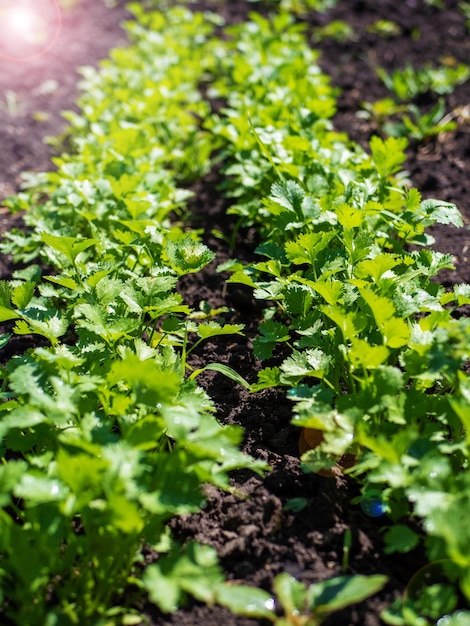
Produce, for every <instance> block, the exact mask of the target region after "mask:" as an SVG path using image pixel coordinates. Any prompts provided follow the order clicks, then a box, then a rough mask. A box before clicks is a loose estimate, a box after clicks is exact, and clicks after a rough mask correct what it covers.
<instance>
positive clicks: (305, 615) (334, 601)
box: [273, 574, 387, 626]
mask: <svg viewBox="0 0 470 626" xmlns="http://www.w3.org/2000/svg"><path fill="white" fill-rule="evenodd" d="M386 582H387V578H386V576H380V575H376V576H339V577H337V578H332V579H331V580H326V581H324V582H321V583H317V584H314V585H311V586H310V587H307V586H306V585H304V584H303V583H300V582H299V581H297V580H295V579H294V578H292V577H291V576H290V575H289V574H279V576H277V577H276V579H275V580H274V590H275V593H276V596H277V599H278V601H279V604H280V605H281V607H282V609H283V611H284V616H283V617H280V618H278V619H276V620H273V621H274V624H275V625H276V626H319V625H320V624H322V623H323V621H324V620H325V619H326V618H327V617H328V616H329V615H330V614H331V613H334V612H335V611H338V610H340V609H344V608H345V607H347V606H349V605H351V604H356V603H358V602H362V601H363V600H365V599H366V598H368V597H370V596H372V595H374V594H375V593H377V592H378V591H380V590H381V589H382V588H383V587H384V585H385V584H386Z"/></svg>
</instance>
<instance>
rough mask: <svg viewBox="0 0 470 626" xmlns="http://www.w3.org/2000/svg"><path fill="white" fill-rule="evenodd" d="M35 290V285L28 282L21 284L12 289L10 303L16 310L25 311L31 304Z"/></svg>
mask: <svg viewBox="0 0 470 626" xmlns="http://www.w3.org/2000/svg"><path fill="white" fill-rule="evenodd" d="M35 288H36V284H35V283H32V282H29V281H27V282H24V283H21V285H18V286H16V287H14V289H13V292H12V294H11V301H12V302H13V304H14V305H15V306H16V307H17V308H18V309H25V308H26V307H27V306H28V304H29V303H30V302H31V298H32V297H33V295H34V289H35Z"/></svg>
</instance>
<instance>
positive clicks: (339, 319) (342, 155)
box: [0, 0, 470, 626]
mask: <svg viewBox="0 0 470 626" xmlns="http://www.w3.org/2000/svg"><path fill="white" fill-rule="evenodd" d="M145 4H147V3H135V4H134V5H132V10H133V11H134V13H135V14H136V17H137V20H136V21H135V22H132V23H130V24H129V25H128V32H129V37H130V39H131V45H130V46H129V47H128V48H126V49H122V50H115V51H114V52H113V53H112V55H111V60H109V61H107V62H105V63H104V64H103V65H102V66H101V68H100V69H99V70H94V69H91V68H86V69H85V70H84V72H83V73H84V81H83V88H84V95H83V96H82V98H81V100H80V107H81V111H80V113H72V112H69V113H68V114H67V115H66V117H67V119H68V120H69V122H70V130H69V131H68V135H69V138H70V140H71V143H72V145H73V148H74V151H73V153H72V154H63V155H61V156H60V157H59V158H57V159H56V160H55V163H56V165H57V171H56V172H53V173H47V174H42V175H38V176H37V177H36V180H33V179H31V181H30V189H29V191H28V192H27V193H23V194H20V195H19V196H18V197H16V198H13V199H11V200H10V202H9V204H10V206H11V207H12V208H13V209H15V210H23V209H26V210H27V211H26V214H25V222H26V223H27V225H28V226H29V227H30V228H29V230H28V231H27V232H26V233H25V232H22V231H16V232H12V233H10V234H9V235H8V237H7V241H6V242H5V243H4V244H3V245H2V249H3V251H4V252H8V253H11V254H12V255H13V258H14V259H15V260H19V261H22V262H24V263H25V264H27V265H28V267H27V268H26V269H24V270H20V271H17V272H16V273H15V274H14V276H13V279H12V280H11V281H9V282H2V283H0V321H1V322H7V323H10V324H11V326H12V329H11V331H9V332H5V333H3V334H2V335H1V336H0V345H1V346H4V345H6V343H7V342H8V340H9V339H10V336H11V334H12V333H16V334H30V333H36V334H38V335H40V336H42V337H44V338H45V339H46V340H47V346H46V347H42V348H36V349H34V350H31V351H29V352H27V353H26V354H25V355H23V356H17V357H15V358H13V359H11V360H10V361H9V362H8V363H6V364H5V366H4V367H2V369H1V372H0V375H1V380H2V389H1V392H2V400H3V403H2V405H1V415H0V436H1V452H2V455H1V456H2V460H3V462H2V464H1V466H0V504H1V506H2V509H1V511H0V552H1V555H2V558H1V560H0V607H1V611H2V614H3V615H5V617H6V618H8V619H10V620H12V621H13V622H16V623H21V624H28V625H31V626H35V625H36V624H37V625H38V626H39V625H41V626H42V625H43V624H64V626H67V625H69V624H70V625H72V624H83V625H84V626H88V625H89V626H96V625H97V624H103V625H105V624H110V623H116V624H120V623H122V624H136V623H138V620H139V619H140V618H139V616H138V615H137V614H136V612H135V611H133V610H131V609H129V608H126V607H123V606H121V604H122V603H123V600H122V598H123V597H129V594H130V592H132V591H135V592H136V594H137V593H144V592H146V593H147V594H148V597H149V599H150V601H152V602H153V603H155V604H156V605H157V606H158V607H159V608H160V609H161V610H163V611H173V610H174V609H175V608H176V607H177V606H178V604H179V603H180V602H184V600H185V598H186V596H187V595H188V594H189V595H192V596H194V597H195V598H197V599H198V600H200V601H205V602H208V603H215V602H218V603H220V604H222V605H224V606H227V607H229V608H231V609H232V610H234V611H236V612H238V613H240V614H242V615H246V616H248V617H253V618H266V619H268V620H270V621H272V622H273V623H274V624H277V626H286V625H291V626H293V625H294V624H305V626H315V625H317V624H320V623H321V621H322V620H323V619H325V618H326V617H327V616H328V614H329V613H331V612H333V611H336V610H339V609H342V608H343V607H345V606H348V605H350V604H351V603H355V602H360V601H362V600H364V599H365V598H366V597H368V596H369V595H370V594H371V593H375V592H376V591H378V590H380V589H381V588H382V587H383V585H384V583H385V580H384V578H383V577H382V576H375V577H369V578H365V577H362V576H359V577H346V576H345V577H340V578H336V579H332V580H331V581H326V582H324V583H320V584H318V585H313V586H311V587H309V588H307V587H306V586H305V585H304V584H303V583H301V582H299V581H295V580H293V579H291V578H290V577H289V576H287V575H285V574H281V575H280V576H279V577H278V578H276V582H275V589H274V595H276V596H277V599H278V602H279V604H280V606H281V608H282V610H283V612H284V614H283V615H282V616H279V615H277V613H275V612H274V608H275V607H274V601H273V598H272V596H271V594H269V593H268V592H265V591H262V590H259V589H252V588H247V587H243V586H238V585H230V584H228V583H225V582H224V581H223V577H222V574H221V570H220V566H219V565H218V563H217V559H216V556H215V554H214V552H213V550H212V549H211V548H209V547H208V546H199V545H196V544H189V545H187V546H185V547H183V548H180V547H179V546H177V545H176V544H175V543H174V542H173V541H172V540H171V538H169V537H168V532H167V530H166V522H167V521H168V520H169V519H170V518H171V517H172V516H174V515H184V514H188V513H191V512H193V511H197V510H198V509H199V507H200V505H201V504H202V502H203V501H204V497H203V490H202V485H204V484H205V483H212V484H214V485H216V486H217V487H220V488H223V489H227V488H229V479H228V475H229V472H230V471H231V470H232V469H235V468H239V467H243V468H251V469H253V470H254V471H258V472H263V471H264V470H265V469H266V467H265V465H264V464H263V463H260V462H257V461H255V460H253V459H251V458H248V457H246V456H245V455H243V454H242V453H241V452H240V450H239V444H240V442H241V439H242V432H241V430H240V429H239V428H236V427H223V426H221V425H220V424H219V423H218V422H217V420H216V419H215V418H214V415H213V411H214V407H213V405H212V403H211V401H210V398H209V397H208V396H207V395H206V394H205V393H204V392H203V391H202V390H201V389H200V388H199V387H198V386H197V384H196V380H197V376H198V375H199V374H200V373H201V372H202V371H206V370H212V371H216V372H219V373H223V374H224V375H227V376H228V377H230V378H231V379H232V380H234V381H236V382H237V383H239V384H241V385H243V386H245V387H246V388H251V390H252V391H258V390H262V389H265V388H267V387H270V386H284V387H286V389H287V395H288V397H289V398H290V399H291V400H292V402H293V415H294V417H293V422H294V423H295V424H297V425H299V426H309V427H314V428H318V429H320V430H322V431H323V433H324V440H323V443H322V444H321V446H320V448H318V449H317V450H315V451H311V452H309V453H307V454H306V455H305V457H304V459H303V460H304V462H305V466H306V467H308V468H310V469H311V470H313V471H316V470H318V469H321V468H325V467H331V466H332V465H333V464H334V463H335V461H336V459H337V457H338V456H340V455H342V454H344V453H345V452H351V453H353V454H355V455H356V456H357V458H358V463H357V465H356V466H355V467H354V468H353V469H352V470H351V474H352V475H356V476H357V477H358V479H359V480H360V481H361V482H362V483H363V490H364V491H365V490H366V488H369V487H370V486H372V487H374V488H375V489H378V490H380V491H381V492H382V494H383V498H384V501H386V504H387V512H388V515H389V518H390V520H391V522H390V523H392V522H393V521H399V522H400V523H399V524H397V525H395V526H393V525H391V527H390V528H389V529H388V530H387V531H386V532H385V542H386V551H387V552H390V553H394V552H398V551H409V550H412V549H413V548H414V547H415V546H417V545H419V542H420V541H422V537H421V536H420V535H418V534H417V533H415V532H414V531H413V530H412V529H411V528H409V527H408V526H406V522H405V521H404V520H406V518H407V516H413V517H415V518H416V519H417V520H420V521H421V522H422V528H423V531H424V533H423V534H424V543H425V547H426V550H427V552H428V555H429V559H430V560H434V561H440V560H447V561H449V562H450V563H451V564H452V568H453V569H452V576H451V577H450V581H451V583H452V584H451V585H450V584H446V586H445V588H444V587H443V586H442V587H440V588H439V589H430V590H429V592H428V595H427V596H426V598H427V599H428V600H429V606H431V608H432V611H434V609H435V607H436V606H438V605H437V604H435V602H437V600H436V599H437V598H439V597H441V599H443V600H445V601H447V600H446V598H447V599H448V602H447V604H445V602H444V604H445V607H446V609H448V610H449V611H453V610H454V608H455V607H454V604H453V598H454V597H455V586H456V585H458V586H459V587H460V591H461V592H462V593H463V595H464V596H465V597H467V598H470V579H469V576H468V571H469V565H470V563H469V556H468V555H469V554H470V536H469V531H468V518H469V516H470V498H469V493H470V484H469V480H470V479H469V471H468V467H469V458H470V437H469V434H468V433H469V432H470V417H469V405H470V383H469V377H468V373H467V371H466V370H465V369H464V368H463V367H462V366H463V365H464V364H465V363H467V362H468V359H469V342H468V339H469V335H470V328H469V327H470V324H469V322H468V319H467V318H460V319H459V317H458V315H454V312H455V310H456V309H457V308H458V307H459V306H461V305H464V304H468V303H469V302H470V288H469V287H468V285H458V286H456V287H455V288H454V289H453V290H448V291H446V290H444V288H443V287H442V286H439V285H438V284H437V283H436V282H434V281H433V278H434V277H435V276H436V275H437V274H438V272H439V271H440V270H441V269H442V268H451V267H452V259H451V257H450V256H449V255H445V254H440V253H437V252H435V251H433V250H432V248H431V247H430V246H431V245H432V243H433V239H432V237H431V236H430V235H429V234H427V232H426V229H427V228H428V227H429V226H432V225H433V224H434V223H436V222H437V223H442V224H451V225H454V226H462V220H461V217H460V214H459V212H458V210H457V208H456V207H455V206H454V205H452V204H450V203H446V202H441V201H439V200H433V199H425V200H423V199H422V197H421V194H420V193H419V191H418V190H416V189H413V188H410V187H409V185H408V184H407V181H406V179H405V177H404V175H403V173H402V172H400V169H401V167H402V165H403V163H404V162H405V159H406V154H405V149H406V147H407V144H406V140H405V139H404V138H403V137H401V136H398V137H389V138H388V139H385V140H384V139H381V138H379V137H373V138H372V139H371V141H370V146H369V150H368V151H364V150H362V149H361V148H360V147H359V146H357V145H355V144H353V143H352V142H351V141H350V140H349V139H348V137H347V136H346V135H344V134H341V133H337V132H335V131H334V128H333V125H332V121H331V118H332V117H333V115H334V113H335V107H336V92H335V90H334V89H332V87H331V85H330V81H329V79H328V77H326V76H325V75H324V74H323V73H322V72H321V70H320V68H319V67H318V65H317V56H318V55H317V53H316V52H314V51H312V50H311V49H310V47H309V46H308V43H307V41H306V39H305V35H304V32H303V30H304V29H303V27H302V26H301V25H299V24H298V23H297V22H296V21H295V20H294V19H293V18H292V17H291V16H290V15H289V13H287V12H285V11H279V12H278V13H277V14H276V15H275V16H274V17H273V18H272V19H266V18H263V17H261V16H259V15H257V14H253V15H252V17H251V21H250V22H249V23H248V24H241V25H238V26H234V27H231V28H228V29H226V31H225V35H227V37H225V36H224V37H222V38H221V37H220V36H219V35H218V34H217V36H214V26H215V25H220V19H219V18H218V17H217V16H215V15H207V16H203V15H201V14H198V13H195V14H192V13H190V12H189V11H188V10H186V9H182V8H181V7H180V8H176V9H171V10H170V9H168V10H167V11H165V13H159V12H149V13H146V12H145V11H144V9H143V5H145ZM276 4H277V5H279V3H276ZM334 4H335V2H334V0H331V1H328V0H327V1H325V2H319V1H318V0H304V1H302V2H300V1H299V2H287V0H282V2H281V3H280V6H281V8H286V7H287V8H289V10H292V11H294V10H295V11H303V10H306V9H307V8H308V9H312V8H313V9H315V10H323V9H327V8H331V7H332V6H333V5H334ZM278 8H279V6H278ZM447 70H448V68H445V69H442V68H438V69H437V70H435V69H431V68H425V69H424V70H423V71H422V72H421V73H416V72H415V71H414V70H413V71H412V70H411V69H410V68H407V69H406V71H404V72H403V73H402V74H401V75H400V74H396V75H395V74H394V75H393V77H392V78H387V80H390V81H391V82H390V85H391V87H392V88H393V89H395V91H397V90H399V92H400V94H402V96H403V99H405V100H408V99H410V98H412V97H414V96H415V95H416V94H418V93H421V92H422V91H423V90H427V89H433V90H435V91H437V92H438V93H443V94H445V93H448V91H449V90H450V89H451V88H452V87H453V85H454V84H456V83H457V82H460V81H463V80H465V79H466V78H467V76H468V71H467V70H466V69H465V70H464V69H463V68H461V67H460V66H457V67H456V68H454V70H452V71H451V70H449V71H447ZM204 83H208V84H209V89H208V93H209V96H212V97H218V98H222V99H223V100H224V101H225V106H223V107H222V108H221V109H220V111H219V112H218V113H213V112H212V111H211V107H210V105H209V103H208V102H207V101H206V100H205V99H204V98H203V97H202V95H201V91H200V89H199V87H200V85H201V84H204ZM442 113H443V111H442V110H441V109H436V110H435V111H431V112H430V114H429V115H430V117H429V118H426V119H424V118H421V119H418V118H416V119H415V120H414V121H413V120H411V119H410V118H408V122H407V124H408V129H409V130H411V132H412V133H414V134H415V135H416V136H418V135H422V136H425V135H426V133H427V134H429V133H430V132H431V134H432V133H434V132H437V128H440V130H442V128H441V122H442ZM384 115H385V114H384ZM413 129H414V130H413ZM439 132H440V131H439ZM215 151H216V153H217V159H218V160H221V162H222V167H223V172H224V176H225V180H224V188H225V192H226V193H227V195H228V196H229V197H231V198H232V199H233V201H234V204H233V205H232V207H231V208H230V212H231V213H234V214H237V215H238V216H239V218H240V223H243V224H245V225H247V224H249V225H253V226H255V227H256V228H258V229H259V232H260V237H261V240H262V242H261V243H260V245H259V247H258V249H257V252H258V253H259V255H260V261H258V262H257V263H253V264H252V265H251V266H248V267H243V265H242V264H241V263H239V262H236V261H233V262H232V263H230V267H231V268H232V269H233V271H234V273H233V275H232V277H231V279H230V280H231V282H240V283H242V284H245V285H248V286H250V287H251V288H252V289H253V292H254V296H255V297H256V298H258V299H260V300H264V301H266V302H267V309H266V318H265V320H264V321H263V322H262V323H261V324H260V328H259V335H258V336H257V337H256V338H255V339H254V341H253V346H254V351H255V354H256V356H257V357H258V358H260V359H261V360H264V359H268V358H274V359H277V363H276V364H275V365H274V366H271V367H266V368H264V369H262V370H261V371H260V372H259V376H258V382H257V383H255V384H254V385H251V387H250V385H249V384H248V382H247V381H245V380H244V379H243V378H242V377H241V376H240V375H238V374H237V373H236V372H234V371H233V370H231V369H230V368H229V367H228V366H225V365H223V364H218V363H207V364H204V365H203V367H201V368H199V369H197V370H195V371H193V370H192V369H191V366H190V359H189V355H190V354H191V352H192V351H193V350H195V349H196V348H197V346H199V344H200V343H201V342H202V341H205V340H207V339H213V338H216V337H218V336H225V335H227V334H234V333H235V334H237V333H241V332H242V330H243V327H242V326H241V325H239V324H226V323H224V322H220V323H219V321H217V319H215V318H216V317H217V311H211V310H210V308H209V310H205V309H204V310H201V311H199V312H194V311H192V310H191V309H190V308H189V307H188V306H187V305H186V304H185V303H184V302H183V299H182V298H181V296H180V295H179V293H178V292H177V291H176V285H177V281H178V279H179V278H180V277H182V276H184V275H185V274H187V273H190V272H195V271H199V270H200V269H202V268H203V267H204V266H205V265H206V264H207V263H209V262H211V261H212V260H213V259H214V254H213V253H212V252H211V251H210V250H209V249H208V248H207V247H206V246H205V245H204V244H203V243H202V242H201V241H200V238H199V234H198V233H196V232H190V231H188V230H187V229H186V228H184V227H183V225H182V224H181V223H180V224H176V223H175V222H174V221H173V222H172V221H171V220H170V216H172V217H173V216H176V217H178V216H179V217H181V216H182V215H183V212H184V208H185V202H186V200H187V198H188V197H189V195H190V194H189V193H188V192H187V191H186V190H185V189H184V188H183V187H184V185H185V184H187V183H188V182H190V181H191V180H193V179H195V178H197V177H198V176H200V175H202V174H204V173H205V172H207V171H208V170H209V169H210V168H211V166H212V162H211V155H212V153H213V152H215ZM180 185H181V187H180ZM410 244H413V245H412V246H410ZM410 249H412V250H413V251H410ZM34 259H39V260H40V261H41V262H43V263H46V264H47V265H48V266H49V267H50V268H52V269H51V270H49V271H50V275H48V276H45V277H44V279H43V278H42V277H41V270H40V269H39V266H37V265H32V264H31V261H32V260H34ZM224 269H228V266H226V267H225V268H224ZM220 312H222V311H220ZM280 348H281V349H280ZM281 352H282V355H283V356H282V358H281V357H280V356H279V355H280V353H281ZM144 544H146V545H150V546H152V547H154V548H155V549H156V550H157V551H158V552H159V553H165V552H166V554H165V556H160V558H159V560H158V561H157V562H156V563H154V564H153V565H152V566H150V567H149V568H148V569H146V571H145V574H144V575H143V577H142V576H141V570H142V557H141V549H142V546H143V545H144ZM441 591H442V593H441ZM444 592H445V593H444ZM446 594H447V595H446ZM439 606H443V605H442V604H441V605H439ZM415 608H416V607H414V608H413V607H412V608H411V609H410V611H411V610H413V611H414V610H415ZM418 609H419V611H424V612H425V611H426V610H428V609H427V608H426V607H422V606H420V607H418ZM436 610H437V609H436ZM425 617H426V618H427V617H432V619H434V616H433V615H431V614H430V613H429V612H428V613H427V614H426V613H425ZM413 619H414V617H413ZM417 619H420V618H419V617H418V618H417ZM451 619H452V620H453V621H452V622H449V623H455V624H459V623H460V622H462V619H463V620H464V619H465V615H464V617H463V618H462V615H459V614H458V613H455V615H453V616H451ZM136 620H137V621H136Z"/></svg>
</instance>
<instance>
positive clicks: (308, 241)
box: [285, 232, 336, 266]
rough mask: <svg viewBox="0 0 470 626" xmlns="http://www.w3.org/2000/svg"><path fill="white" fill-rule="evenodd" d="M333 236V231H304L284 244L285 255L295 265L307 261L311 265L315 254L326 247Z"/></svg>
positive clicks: (313, 262)
mask: <svg viewBox="0 0 470 626" xmlns="http://www.w3.org/2000/svg"><path fill="white" fill-rule="evenodd" d="M335 236H336V234H335V233H334V232H319V233H315V232H310V233H304V234H302V235H300V236H299V237H297V239H296V240H295V241H288V242H287V243H286V244H285V252H286V256H287V258H288V259H289V260H290V261H291V262H292V263H294V264H295V265H302V264H303V263H308V264H309V265H312V266H313V265H314V264H315V261H316V258H317V256H318V255H319V254H320V252H322V251H323V250H325V249H326V248H327V247H328V244H329V243H330V241H331V240H332V239H333V238H334V237H335Z"/></svg>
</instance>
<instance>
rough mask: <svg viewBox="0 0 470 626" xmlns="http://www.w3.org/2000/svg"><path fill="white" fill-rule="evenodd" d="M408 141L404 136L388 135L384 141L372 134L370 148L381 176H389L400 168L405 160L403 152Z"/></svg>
mask: <svg viewBox="0 0 470 626" xmlns="http://www.w3.org/2000/svg"><path fill="white" fill-rule="evenodd" d="M407 144H408V142H407V140H406V139H405V138H404V137H399V138H396V137H388V138H387V139H386V140H385V141H384V140H383V139H381V138H380V137H377V136H374V137H372V139H371V140H370V143H369V145H370V149H371V152H372V157H373V159H374V163H375V166H376V167H377V170H378V172H379V174H380V175H381V176H384V177H386V176H390V174H394V173H395V172H397V171H398V170H399V169H400V166H401V164H402V163H404V162H405V160H406V154H405V152H404V150H405V148H406V146H407Z"/></svg>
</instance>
